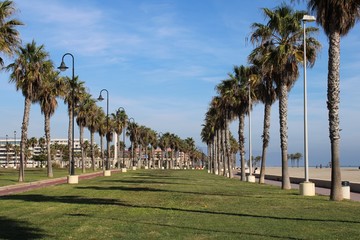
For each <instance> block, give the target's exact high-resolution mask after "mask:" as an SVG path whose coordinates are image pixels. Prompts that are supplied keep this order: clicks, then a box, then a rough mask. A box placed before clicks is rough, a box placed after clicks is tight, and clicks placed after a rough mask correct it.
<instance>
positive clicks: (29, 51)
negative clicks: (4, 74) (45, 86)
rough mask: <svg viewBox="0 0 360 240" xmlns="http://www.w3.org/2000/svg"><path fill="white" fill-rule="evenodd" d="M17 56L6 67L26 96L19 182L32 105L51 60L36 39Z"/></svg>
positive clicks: (22, 172) (20, 180)
mask: <svg viewBox="0 0 360 240" xmlns="http://www.w3.org/2000/svg"><path fill="white" fill-rule="evenodd" d="M16 55H17V58H16V59H15V62H14V63H11V64H10V65H8V66H7V67H6V69H7V70H8V71H11V74H10V82H12V83H15V85H16V90H17V91H18V90H21V91H22V94H23V96H24V97H25V103H24V115H23V122H22V127H21V143H20V168H19V182H23V181H25V176H24V159H25V155H24V154H25V143H26V141H27V132H28V125H29V116H30V106H31V103H33V102H35V101H36V100H37V93H38V89H40V86H41V84H42V81H43V76H44V73H45V72H46V71H47V69H48V67H47V66H48V65H49V64H50V60H49V59H48V57H49V56H48V53H47V52H46V51H45V49H44V45H40V46H37V45H36V43H35V41H32V42H31V43H28V44H26V46H25V47H20V48H19V49H18V50H16Z"/></svg>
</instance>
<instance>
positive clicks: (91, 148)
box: [90, 131, 104, 171]
mask: <svg viewBox="0 0 360 240" xmlns="http://www.w3.org/2000/svg"><path fill="white" fill-rule="evenodd" d="M90 151H91V165H92V168H93V171H95V170H96V166H95V151H94V132H92V131H91V132H90ZM103 168H104V161H103Z"/></svg>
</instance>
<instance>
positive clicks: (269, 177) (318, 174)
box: [234, 167, 360, 201]
mask: <svg viewBox="0 0 360 240" xmlns="http://www.w3.org/2000/svg"><path fill="white" fill-rule="evenodd" d="M309 170H310V176H313V177H314V178H316V179H317V180H318V181H322V182H328V184H326V185H328V186H330V180H329V179H330V169H316V168H310V169H309ZM303 172H304V169H303V168H289V174H290V178H291V179H293V180H298V179H297V178H300V177H301V176H304V174H303ZM255 176H258V174H255ZM359 176H360V171H359V170H358V169H342V177H343V179H344V178H345V179H347V180H350V181H353V182H355V181H356V182H355V184H359V182H358V180H359ZM234 177H236V178H239V179H240V173H239V172H238V171H236V172H234ZM301 179H303V177H302V178H301ZM302 181H303V180H302ZM302 181H300V182H302ZM310 181H311V180H310ZM256 182H258V178H256ZM265 184H270V185H274V186H279V187H281V168H279V167H276V168H271V167H270V168H267V169H266V176H265ZM291 188H292V189H299V184H298V183H291ZM315 193H316V194H318V195H324V196H330V187H327V188H326V187H316V184H315ZM350 199H351V200H353V201H360V193H358V192H350Z"/></svg>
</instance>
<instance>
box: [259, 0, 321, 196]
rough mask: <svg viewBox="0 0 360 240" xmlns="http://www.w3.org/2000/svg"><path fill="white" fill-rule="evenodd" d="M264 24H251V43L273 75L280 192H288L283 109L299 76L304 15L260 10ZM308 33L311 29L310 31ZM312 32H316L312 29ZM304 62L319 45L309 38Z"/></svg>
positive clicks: (281, 9)
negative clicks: (259, 49) (262, 51)
mask: <svg viewBox="0 0 360 240" xmlns="http://www.w3.org/2000/svg"><path fill="white" fill-rule="evenodd" d="M263 12H264V15H265V17H266V19H267V20H268V22H267V24H266V25H264V24H261V23H254V24H253V29H255V30H254V33H253V34H252V41H253V42H255V43H258V44H259V45H268V47H269V49H271V51H269V52H268V53H267V54H266V55H265V56H264V58H265V59H263V60H262V61H263V63H264V64H266V66H269V65H271V66H273V68H274V69H275V73H276V76H275V78H274V81H275V83H276V86H277V94H278V97H279V121H280V141H281V163H282V189H291V184H290V176H289V170H288V159H287V153H288V149H287V145H288V142H287V141H288V136H287V128H288V127H287V108H288V107H287V106H288V92H289V91H290V89H291V88H292V86H293V85H294V84H295V81H296V80H297V78H298V76H299V69H298V67H299V65H300V64H301V63H302V60H303V59H302V57H301V56H302V54H303V47H304V46H303V41H301V40H302V35H303V30H302V27H301V19H302V17H303V15H304V14H306V12H304V11H294V10H292V9H291V8H290V7H289V6H287V5H285V4H283V5H281V6H279V7H277V8H275V9H274V10H273V11H272V10H270V9H268V8H264V9H263ZM310 30H311V29H310ZM312 30H313V31H316V29H312ZM308 43H309V44H308V46H307V49H308V56H307V57H308V58H307V60H308V63H309V64H310V66H313V64H314V63H315V59H316V53H317V51H318V49H319V48H320V44H319V43H318V42H317V41H316V40H315V39H313V38H309V41H308Z"/></svg>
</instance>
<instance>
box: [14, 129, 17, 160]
mask: <svg viewBox="0 0 360 240" xmlns="http://www.w3.org/2000/svg"><path fill="white" fill-rule="evenodd" d="M14 154H15V161H14V167H15V166H16V164H17V152H16V131H14Z"/></svg>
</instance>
